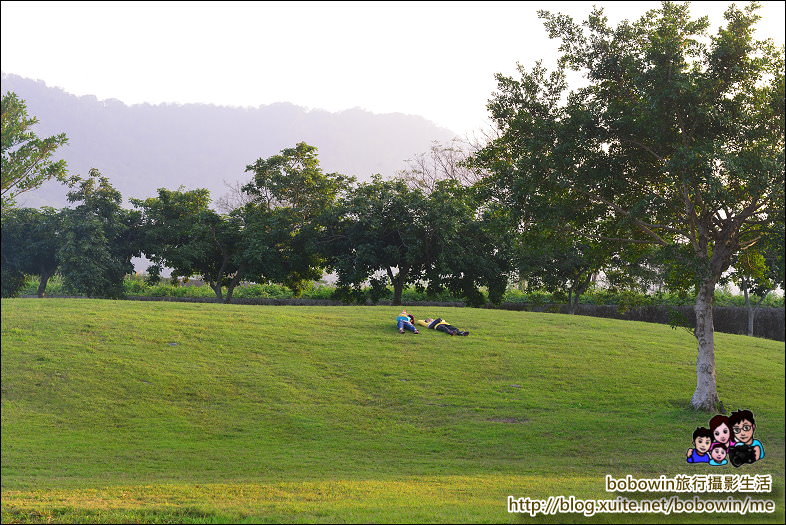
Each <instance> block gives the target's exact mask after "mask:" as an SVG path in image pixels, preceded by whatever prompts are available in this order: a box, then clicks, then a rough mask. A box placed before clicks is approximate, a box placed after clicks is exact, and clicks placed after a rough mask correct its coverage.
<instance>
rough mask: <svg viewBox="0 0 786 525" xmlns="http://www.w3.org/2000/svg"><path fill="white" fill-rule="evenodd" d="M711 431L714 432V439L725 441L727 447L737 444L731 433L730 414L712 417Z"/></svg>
mask: <svg viewBox="0 0 786 525" xmlns="http://www.w3.org/2000/svg"><path fill="white" fill-rule="evenodd" d="M710 432H712V439H713V440H714V441H715V442H716V443H723V444H724V445H726V448H727V449H728V448H729V447H733V446H734V445H736V444H737V443H736V442H735V441H734V439H733V437H734V436H733V435H732V433H731V425H729V418H728V416H724V415H722V414H718V415H717V416H715V417H713V418H712V419H710Z"/></svg>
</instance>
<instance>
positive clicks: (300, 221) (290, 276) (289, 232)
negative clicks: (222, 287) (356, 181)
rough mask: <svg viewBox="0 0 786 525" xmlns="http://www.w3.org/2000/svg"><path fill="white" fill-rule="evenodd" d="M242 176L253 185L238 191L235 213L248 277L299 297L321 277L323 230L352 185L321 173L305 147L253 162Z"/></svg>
mask: <svg viewBox="0 0 786 525" xmlns="http://www.w3.org/2000/svg"><path fill="white" fill-rule="evenodd" d="M246 171H247V172H252V173H253V179H252V180H251V182H249V183H248V184H246V185H245V186H243V188H242V190H243V192H244V193H245V194H246V196H247V202H246V204H245V205H244V206H243V207H242V208H240V209H238V213H239V214H240V215H241V216H242V217H243V220H244V221H245V223H246V228H245V232H246V233H245V237H244V256H243V257H244V258H243V260H244V261H245V263H246V265H247V267H248V272H249V275H251V276H252V278H253V279H254V280H255V281H257V282H265V281H268V280H274V281H276V282H280V283H283V284H285V285H286V286H288V287H289V288H290V289H292V290H293V292H294V294H295V296H298V295H299V294H300V291H301V290H302V287H303V285H304V283H305V282H307V281H312V280H315V279H319V278H320V277H321V276H322V272H323V268H324V267H325V266H326V264H327V253H326V249H325V244H324V243H323V242H322V240H323V236H324V232H325V231H326V224H327V221H329V220H330V217H331V216H332V215H331V210H332V207H333V205H334V204H335V202H336V200H337V199H338V198H339V196H340V195H342V194H344V193H346V191H347V190H348V189H349V187H350V186H351V184H352V182H353V179H352V178H351V177H347V176H345V175H342V174H340V173H325V172H323V171H322V168H321V167H320V165H319V158H318V155H317V148H316V147H314V146H311V145H309V144H306V143H305V142H299V143H298V144H296V145H295V147H294V148H285V149H283V150H281V152H280V153H279V154H278V155H273V156H271V157H268V158H267V159H263V158H260V159H257V161H256V162H255V163H254V164H251V165H249V166H247V167H246Z"/></svg>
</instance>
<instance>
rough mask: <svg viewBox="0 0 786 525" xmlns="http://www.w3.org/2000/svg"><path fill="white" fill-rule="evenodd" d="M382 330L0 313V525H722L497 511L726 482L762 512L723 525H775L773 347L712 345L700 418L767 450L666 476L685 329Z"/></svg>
mask: <svg viewBox="0 0 786 525" xmlns="http://www.w3.org/2000/svg"><path fill="white" fill-rule="evenodd" d="M421 310H422V311H421ZM398 311H399V309H398V308H395V307H389V306H378V307H348V306H347V307H340V306H339V307H274V306H269V307H268V306H241V305H220V304H191V303H137V302H132V301H128V302H124V301H101V300H68V299H48V300H34V299H11V300H6V299H4V300H3V301H2V521H3V522H4V523H5V522H12V521H35V522H41V521H54V522H58V521H60V522H68V521H71V522H73V521H80V522H90V521H104V522H123V521H125V522H132V521H142V522H159V523H160V522H203V523H204V522H206V523H214V522H225V521H238V522H281V521H284V522H286V521H293V522H314V521H318V522H380V521H381V522H391V521H396V522H406V521H431V522H526V521H533V522H555V523H556V522H566V521H576V522H586V521H593V522H609V521H613V522H629V521H633V522H651V521H652V520H653V519H656V520H658V519H659V520H661V521H664V522H686V521H691V520H692V521H695V522H704V521H706V520H707V519H712V520H713V521H715V522H729V523H731V522H738V521H739V519H740V516H739V515H733V514H727V515H724V514H716V515H712V516H709V515H701V514H697V515H685V514H683V515H677V516H670V517H663V516H657V515H651V514H650V515H622V514H604V515H599V516H596V517H595V518H591V519H587V518H584V517H582V516H580V515H567V514H561V515H557V516H553V517H543V516H538V517H537V518H530V517H528V516H526V515H518V514H508V512H507V508H506V499H507V497H508V496H509V495H511V496H514V497H516V498H519V497H529V498H547V497H549V496H557V495H564V496H569V495H574V496H576V497H577V498H603V499H613V498H615V497H616V496H617V494H614V493H607V492H605V487H604V476H605V475H606V474H611V475H613V476H614V477H617V478H621V477H624V476H626V475H628V474H631V475H633V476H635V477H659V476H660V475H662V474H663V475H666V476H674V475H676V474H680V473H688V474H693V473H702V474H706V473H710V474H743V473H744V474H771V475H772V476H773V487H774V492H773V493H772V494H769V495H766V497H767V498H768V499H773V500H775V501H776V513H775V514H773V515H756V516H747V517H745V518H743V519H744V520H745V521H750V520H751V519H752V518H755V520H759V521H765V522H767V521H771V522H783V518H784V513H783V503H784V492H783V486H784V479H785V477H784V436H783V432H784V345H783V343H779V342H775V341H768V340H764V339H758V338H748V337H744V336H736V335H727V334H716V345H717V348H716V360H717V364H718V384H719V391H720V396H721V399H722V400H723V401H724V403H725V404H726V408H727V409H729V410H736V409H740V408H748V409H750V410H752V411H753V412H754V414H755V416H756V419H757V427H758V429H757V433H756V438H758V439H760V440H761V442H762V443H763V444H764V447H765V451H766V455H765V458H764V460H762V461H760V462H758V463H756V464H754V465H745V466H743V467H742V468H740V469H734V468H733V467H731V466H730V465H727V466H725V467H718V468H715V469H713V470H710V467H707V466H694V465H688V464H686V463H685V459H684V458H685V450H686V449H687V448H688V447H689V446H690V441H691V434H692V432H693V430H694V429H695V427H697V426H706V425H707V420H708V419H709V417H707V416H705V415H704V414H699V413H696V412H694V411H692V410H691V409H690V408H689V405H688V401H689V399H690V396H691V394H692V393H693V389H694V388H695V353H696V349H695V347H696V344H695V340H694V338H693V337H692V336H691V335H690V334H688V333H687V332H686V331H684V330H672V329H670V328H669V327H667V326H662V325H654V324H646V323H635V322H626V321H617V320H610V319H597V318H589V317H573V316H564V315H557V314H537V313H527V312H509V311H494V310H475V309H465V308H457V309H446V308H443V309H442V310H440V311H430V310H428V309H426V308H421V309H416V310H414V311H413V312H412V313H413V314H415V315H416V316H419V317H426V316H442V317H446V318H447V319H448V320H449V321H450V322H451V323H453V324H454V325H456V326H458V327H459V328H462V329H466V330H470V331H471V332H472V335H471V336H470V337H450V336H447V335H445V334H442V333H438V332H434V331H433V330H423V332H422V333H421V334H420V335H414V334H411V333H406V334H404V335H401V334H399V333H398V332H397V331H396V330H395V327H394V326H393V318H394V317H395V315H396V314H397V313H398ZM621 495H623V496H626V497H628V498H631V499H640V498H642V497H647V498H658V497H664V496H670V494H662V493H659V494H644V495H642V494H631V493H628V494H621ZM727 496H728V494H722V495H716V496H715V497H716V498H717V499H721V498H723V499H725V498H726V497H727ZM686 497H687V496H686Z"/></svg>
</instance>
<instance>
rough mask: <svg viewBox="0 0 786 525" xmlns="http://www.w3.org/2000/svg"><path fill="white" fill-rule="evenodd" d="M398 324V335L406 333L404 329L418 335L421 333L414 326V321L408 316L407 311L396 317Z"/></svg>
mask: <svg viewBox="0 0 786 525" xmlns="http://www.w3.org/2000/svg"><path fill="white" fill-rule="evenodd" d="M396 324H397V326H398V333H400V334H403V333H404V328H406V329H407V330H409V331H410V332H414V333H416V334H419V333H420V332H419V331H418V329H417V328H415V325H414V324H412V320H411V318H410V316H409V315H407V311H406V310H402V311H401V313H400V314H398V317H396Z"/></svg>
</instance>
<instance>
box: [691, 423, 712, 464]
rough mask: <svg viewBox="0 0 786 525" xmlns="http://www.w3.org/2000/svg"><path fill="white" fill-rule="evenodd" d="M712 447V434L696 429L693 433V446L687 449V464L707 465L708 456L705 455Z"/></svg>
mask: <svg viewBox="0 0 786 525" xmlns="http://www.w3.org/2000/svg"><path fill="white" fill-rule="evenodd" d="M711 445H712V432H710V429H708V428H704V427H697V428H696V430H694V431H693V446H694V447H695V448H689V449H688V454H687V459H686V461H687V462H688V463H709V461H710V455H709V454H708V453H707V452H709V450H710V446H711Z"/></svg>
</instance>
